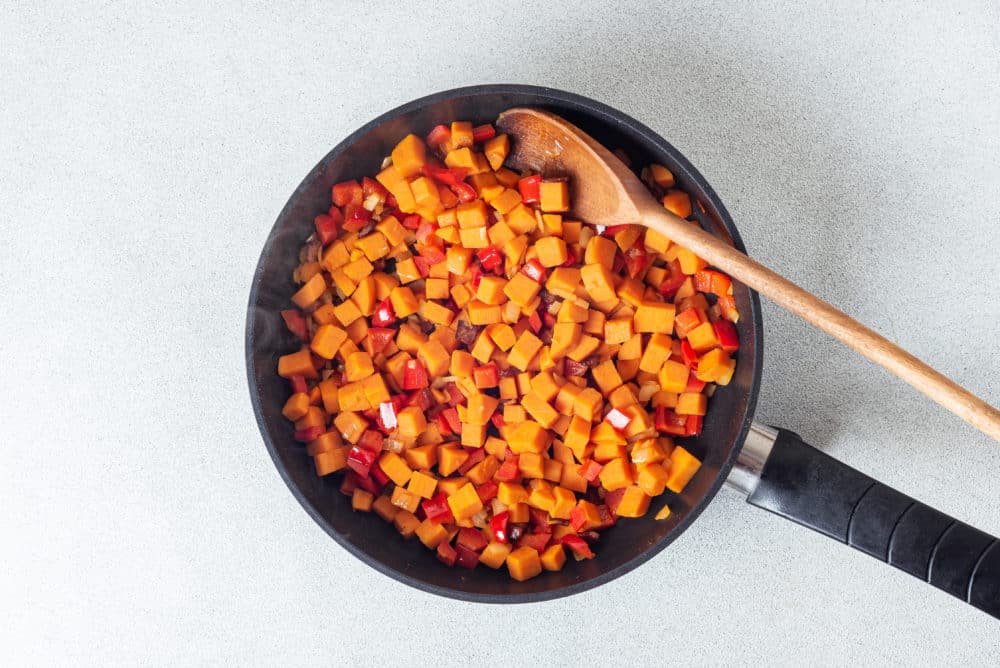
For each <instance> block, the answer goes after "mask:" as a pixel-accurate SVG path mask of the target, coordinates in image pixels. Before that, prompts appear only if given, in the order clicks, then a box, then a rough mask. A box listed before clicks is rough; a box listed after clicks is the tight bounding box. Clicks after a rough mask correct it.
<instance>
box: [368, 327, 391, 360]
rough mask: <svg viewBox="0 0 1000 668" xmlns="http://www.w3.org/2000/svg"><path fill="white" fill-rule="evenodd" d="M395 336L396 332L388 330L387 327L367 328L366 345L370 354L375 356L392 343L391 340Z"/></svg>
mask: <svg viewBox="0 0 1000 668" xmlns="http://www.w3.org/2000/svg"><path fill="white" fill-rule="evenodd" d="M395 336H396V330H394V329H389V328H388V327H369V328H368V343H369V345H370V346H371V352H372V353H374V354H375V355H377V354H378V353H380V352H382V351H383V350H385V349H386V348H388V347H389V344H390V343H392V339H393V338H394V337H395Z"/></svg>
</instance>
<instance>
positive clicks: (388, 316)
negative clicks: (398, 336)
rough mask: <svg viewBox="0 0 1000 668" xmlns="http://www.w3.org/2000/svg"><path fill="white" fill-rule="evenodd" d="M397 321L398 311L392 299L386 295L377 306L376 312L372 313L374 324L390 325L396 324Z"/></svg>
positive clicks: (379, 325) (378, 325)
mask: <svg viewBox="0 0 1000 668" xmlns="http://www.w3.org/2000/svg"><path fill="white" fill-rule="evenodd" d="M395 322H396V311H395V310H394V309H393V308H392V301H391V300H390V299H389V298H388V297H386V298H385V299H383V300H382V301H381V302H380V303H379V305H378V306H376V307H375V312H374V313H372V326H373V327H388V326H389V325H392V324H395Z"/></svg>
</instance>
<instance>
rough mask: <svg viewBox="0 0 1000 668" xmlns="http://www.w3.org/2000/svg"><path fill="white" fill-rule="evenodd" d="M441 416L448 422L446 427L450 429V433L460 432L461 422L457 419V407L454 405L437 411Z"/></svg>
mask: <svg viewBox="0 0 1000 668" xmlns="http://www.w3.org/2000/svg"><path fill="white" fill-rule="evenodd" d="M439 415H441V416H443V417H444V419H445V421H446V422H447V423H448V427H449V428H450V429H451V433H453V434H460V433H462V422H461V420H459V419H458V409H457V408H455V407H454V406H453V407H451V408H446V409H444V410H443V411H441V412H440V413H439Z"/></svg>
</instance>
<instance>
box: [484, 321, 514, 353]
mask: <svg viewBox="0 0 1000 668" xmlns="http://www.w3.org/2000/svg"><path fill="white" fill-rule="evenodd" d="M486 331H487V333H488V334H489V337H490V338H491V339H492V340H493V343H495V344H496V346H497V348H499V349H500V350H503V351H508V350H510V349H511V348H513V347H514V344H515V343H516V342H517V335H516V334H514V330H513V328H511V326H510V325H508V324H506V323H502V322H501V323H497V324H495V325H490V326H489V327H488V328H487V329H486Z"/></svg>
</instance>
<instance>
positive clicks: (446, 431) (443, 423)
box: [434, 412, 455, 436]
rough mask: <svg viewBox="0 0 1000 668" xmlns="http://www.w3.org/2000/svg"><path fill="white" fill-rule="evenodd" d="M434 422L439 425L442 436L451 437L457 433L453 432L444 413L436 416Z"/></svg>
mask: <svg viewBox="0 0 1000 668" xmlns="http://www.w3.org/2000/svg"><path fill="white" fill-rule="evenodd" d="M434 422H435V423H437V428H438V431H439V432H441V435H442V436H451V435H452V434H454V433H455V432H454V431H452V429H451V425H450V424H448V418H446V417H445V416H444V413H443V412H441V413H438V414H437V415H435V416H434Z"/></svg>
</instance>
